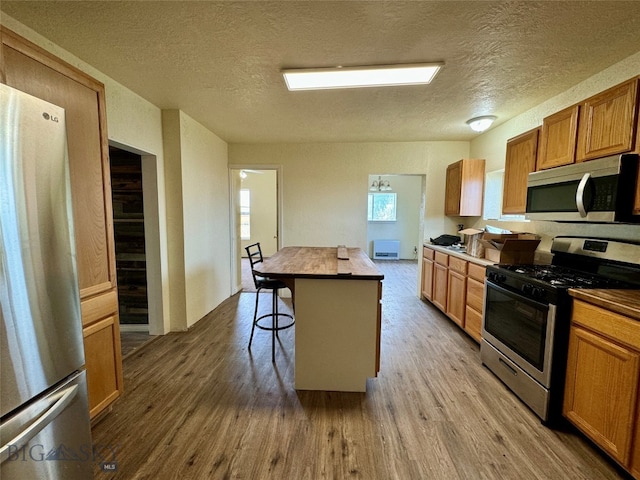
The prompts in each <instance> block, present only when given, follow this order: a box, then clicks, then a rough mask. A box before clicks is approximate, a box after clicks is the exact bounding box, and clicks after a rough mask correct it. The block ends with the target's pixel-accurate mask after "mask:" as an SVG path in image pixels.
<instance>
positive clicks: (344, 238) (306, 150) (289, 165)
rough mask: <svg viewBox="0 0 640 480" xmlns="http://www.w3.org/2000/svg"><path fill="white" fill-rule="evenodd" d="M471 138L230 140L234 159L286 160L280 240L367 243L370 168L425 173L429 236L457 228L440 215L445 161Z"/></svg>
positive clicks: (464, 152)
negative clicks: (298, 141) (297, 141)
mask: <svg viewBox="0 0 640 480" xmlns="http://www.w3.org/2000/svg"><path fill="white" fill-rule="evenodd" d="M468 155H469V144H468V142H398V143H383V142H381V143H332V144H329V143H317V144H277V145H276V144H231V145H229V165H230V166H231V167H233V165H243V164H250V165H282V168H283V184H282V189H283V228H282V230H283V231H282V232H281V239H282V245H283V246H287V245H320V246H333V245H339V244H346V245H350V246H353V247H360V248H362V249H363V250H365V251H367V192H368V188H369V183H368V179H369V175H370V174H380V175H384V174H424V175H426V187H425V195H426V208H425V214H424V236H425V237H426V238H428V237H429V236H435V235H440V234H441V233H444V232H449V233H455V231H456V223H455V221H454V220H451V219H448V218H446V217H444V216H443V214H442V213H443V212H444V182H443V179H444V175H445V171H446V167H447V165H449V164H450V163H453V162H455V161H457V160H460V159H461V158H467V157H468Z"/></svg>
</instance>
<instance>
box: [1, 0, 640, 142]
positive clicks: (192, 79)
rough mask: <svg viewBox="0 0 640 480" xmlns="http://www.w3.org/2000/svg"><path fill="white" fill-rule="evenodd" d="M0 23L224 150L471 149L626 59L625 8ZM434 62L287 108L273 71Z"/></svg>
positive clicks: (93, 16) (413, 6)
mask: <svg viewBox="0 0 640 480" xmlns="http://www.w3.org/2000/svg"><path fill="white" fill-rule="evenodd" d="M0 10H2V11H3V12H5V13H7V14H8V15H9V16H11V17H13V18H15V19H16V20H18V21H20V22H21V23H23V24H25V25H27V26H29V27H31V28H33V29H34V30H35V31H37V32H38V33H40V34H41V35H43V36H44V37H46V38H48V39H50V40H51V41H53V42H54V43H56V44H58V45H60V46H61V47H63V48H65V49H66V50H68V51H70V52H71V53H73V54H75V55H76V56H78V57H79V58H81V59H83V60H84V61H86V62H87V63H89V64H91V65H93V66H95V67H96V68H97V69H99V70H100V71H102V72H104V73H105V74H107V75H108V76H110V77H111V78H113V79H115V80H116V81H118V82H120V83H121V84H123V85H125V86H126V87H128V88H129V89H131V90H133V91H134V92H136V93H138V94H139V95H141V96H142V97H144V98H146V99H147V100H149V101H150V102H152V103H153V104H155V105H157V106H158V107H160V108H163V109H165V108H166V109H180V110H182V111H184V112H185V113H187V114H188V115H189V116H191V117H192V118H194V119H196V120H198V121H199V122H200V123H202V124H203V125H205V126H206V127H208V128H209V129H211V130H212V131H213V132H215V133H216V134H218V135H219V136H220V137H221V138H223V139H224V140H226V141H228V142H231V143H235V142H252V143H255V142H338V141H419V140H469V139H471V138H473V136H474V135H477V134H474V133H473V132H472V131H470V129H469V128H468V127H467V126H466V125H465V121H466V120H468V119H469V118H471V117H474V116H478V115H485V114H493V115H497V116H498V122H497V124H499V123H500V122H503V121H505V120H507V119H509V118H511V117H513V116H515V115H518V114H519V113H522V112H523V111H525V110H527V109H529V108H531V107H532V106H535V105H537V104H540V103H542V102H544V101H545V100H547V99H549V98H551V97H553V96H555V95H557V94H559V93H561V92H563V91H565V90H567V89H568V88H570V87H571V86H573V85H575V84H577V83H579V82H580V81H582V80H584V79H586V78H588V77H590V76H591V75H593V74H595V73H597V72H599V71H601V70H603V69H604V68H606V67H608V66H610V65H612V64H614V63H616V62H618V61H620V60H622V59H624V58H626V57H628V56H630V55H632V54H634V53H636V52H638V51H640V2H639V1H612V2H607V1H589V2H581V1H571V2H567V1H541V2H530V1H526V2H503V1H500V2H489V1H465V2H455V1H410V2H399V1H387V2H385V1H364V2H359V1H339V2H328V1H310V2H297V1H284V2H274V1H261V2H249V1H241V2H228V1H224V2H211V1H202V2H195V1H182V2H167V1H161V2H152V1H127V2H120V1H106V2H100V1H71V2H63V1H45V2H38V1H10V0H2V1H1V2H0ZM430 61H442V62H444V68H443V69H442V70H441V72H440V73H439V74H438V76H437V77H436V78H435V80H434V82H433V83H432V84H431V85H426V86H425V85H422V86H411V87H384V88H367V89H358V90H356V89H348V90H325V91H315V92H314V91H302V92H289V91H287V89H286V88H285V85H284V81H283V79H282V77H281V75H280V70H281V69H283V68H296V67H329V66H337V65H343V66H349V65H368V64H384V63H412V62H430Z"/></svg>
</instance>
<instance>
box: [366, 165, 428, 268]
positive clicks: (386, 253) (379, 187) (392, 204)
mask: <svg viewBox="0 0 640 480" xmlns="http://www.w3.org/2000/svg"><path fill="white" fill-rule="evenodd" d="M425 178H426V177H425V175H410V174H397V175H377V174H376V175H373V174H372V175H369V180H368V182H369V183H368V185H369V192H368V197H369V198H368V208H367V211H368V213H367V245H368V248H369V252H368V253H369V256H370V257H371V258H372V259H386V260H417V259H418V254H419V252H420V253H421V252H422V243H423V229H424V208H425V204H424V202H425V195H424V186H425Z"/></svg>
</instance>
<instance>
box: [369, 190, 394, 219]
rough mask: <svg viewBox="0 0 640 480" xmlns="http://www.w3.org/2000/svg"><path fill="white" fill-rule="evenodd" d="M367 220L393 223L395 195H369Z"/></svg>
mask: <svg viewBox="0 0 640 480" xmlns="http://www.w3.org/2000/svg"><path fill="white" fill-rule="evenodd" d="M367 220H368V221H370V222H395V221H396V194H395V193H370V194H369V202H368V213H367Z"/></svg>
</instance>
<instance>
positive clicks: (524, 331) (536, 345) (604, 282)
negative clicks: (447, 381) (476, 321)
mask: <svg viewBox="0 0 640 480" xmlns="http://www.w3.org/2000/svg"><path fill="white" fill-rule="evenodd" d="M551 252H552V253H553V260H552V264H551V265H491V266H488V267H487V281H486V288H485V310H484V319H483V325H482V342H481V344H480V353H481V358H482V363H483V364H484V365H486V366H487V367H488V368H489V369H490V370H491V371H492V372H493V373H494V374H495V375H496V376H498V378H500V379H501V380H502V381H503V382H504V383H505V384H506V385H507V386H508V387H509V388H510V389H511V390H512V391H513V392H514V393H515V394H516V395H517V396H518V397H519V398H520V399H521V400H522V401H523V402H524V403H525V404H527V405H528V406H529V407H530V408H531V409H532V410H533V411H534V412H535V413H536V414H537V415H538V416H539V417H540V418H541V419H542V420H543V422H545V423H554V422H555V421H557V420H558V419H559V418H560V417H561V414H562V394H563V391H564V379H565V378H564V377H565V369H566V358H567V348H568V338H569V322H570V313H571V299H570V297H569V293H568V290H569V289H570V288H621V289H626V288H640V243H634V242H625V241H620V240H606V239H598V238H584V237H556V238H555V239H554V241H553V245H552V248H551Z"/></svg>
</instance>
